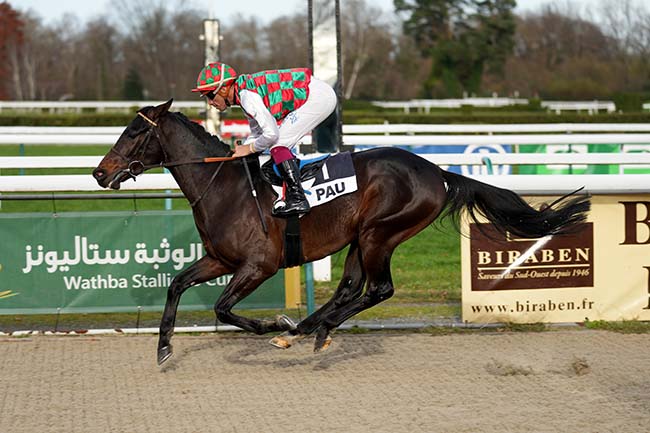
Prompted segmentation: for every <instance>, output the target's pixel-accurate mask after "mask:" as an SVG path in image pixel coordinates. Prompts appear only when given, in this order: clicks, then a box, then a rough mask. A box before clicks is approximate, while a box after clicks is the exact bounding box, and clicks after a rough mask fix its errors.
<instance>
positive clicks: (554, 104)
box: [371, 98, 645, 114]
mask: <svg viewBox="0 0 650 433" xmlns="http://www.w3.org/2000/svg"><path fill="white" fill-rule="evenodd" d="M371 103H372V104H373V105H375V106H377V107H382V108H399V109H402V110H404V112H405V113H410V112H411V110H418V111H420V112H422V111H424V112H425V113H429V112H430V110H431V109H432V108H460V107H462V106H464V105H465V106H472V107H507V106H512V105H526V104H528V99H519V98H463V99H411V100H409V101H372V102H371ZM541 106H542V108H545V109H546V110H549V111H554V112H555V113H557V114H560V113H561V112H562V111H578V112H580V111H586V112H587V113H589V114H595V113H598V112H599V111H601V110H603V111H607V112H608V113H613V112H615V111H616V104H614V102H612V101H542V102H541ZM644 108H645V106H644Z"/></svg>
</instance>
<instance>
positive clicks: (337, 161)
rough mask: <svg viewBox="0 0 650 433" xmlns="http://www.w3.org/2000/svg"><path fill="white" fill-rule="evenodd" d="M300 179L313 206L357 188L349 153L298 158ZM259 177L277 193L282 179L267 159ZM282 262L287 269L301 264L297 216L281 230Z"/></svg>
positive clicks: (290, 219) (300, 244) (298, 220)
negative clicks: (282, 232)
mask: <svg viewBox="0 0 650 433" xmlns="http://www.w3.org/2000/svg"><path fill="white" fill-rule="evenodd" d="M298 164H299V167H300V182H301V183H302V186H303V188H304V189H305V196H306V197H307V200H308V201H309V204H310V205H311V207H312V208H314V207H316V206H320V205H322V204H325V203H328V202H330V201H332V200H334V199H336V198H337V197H340V196H342V195H346V194H350V193H352V192H354V191H356V190H357V179H356V174H355V172H354V166H353V164H352V157H351V156H350V153H349V152H343V153H338V154H334V155H324V156H320V157H317V158H313V159H308V160H300V159H299V160H298ZM259 172H260V176H261V177H262V179H263V180H264V181H266V182H268V183H269V184H271V186H272V187H273V189H274V190H275V192H276V193H278V194H280V191H281V189H282V178H281V177H280V174H279V173H278V171H277V168H276V167H275V164H274V163H273V160H269V161H267V162H266V163H264V164H263V165H261V166H260V171H259ZM284 252H285V254H284V255H285V256H284V263H283V265H282V267H284V268H289V267H292V266H297V265H300V264H302V263H303V255H302V241H301V238H300V218H299V217H298V216H294V217H290V218H288V219H287V225H286V227H285V233H284Z"/></svg>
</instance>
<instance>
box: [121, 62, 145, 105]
mask: <svg viewBox="0 0 650 433" xmlns="http://www.w3.org/2000/svg"><path fill="white" fill-rule="evenodd" d="M143 90H144V87H143V85H142V79H140V74H138V70H137V69H135V68H134V67H133V66H131V67H130V68H129V72H127V74H126V79H125V80H124V89H123V92H122V94H123V96H124V99H126V100H127V101H142V100H143V99H144V92H143Z"/></svg>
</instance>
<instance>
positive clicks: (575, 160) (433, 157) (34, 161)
mask: <svg viewBox="0 0 650 433" xmlns="http://www.w3.org/2000/svg"><path fill="white" fill-rule="evenodd" d="M420 156H421V157H422V158H424V159H426V160H428V161H431V162H433V163H434V164H438V165H483V164H485V161H484V159H485V158H486V157H487V158H489V159H490V162H491V163H492V164H494V165H539V164H554V165H559V164H562V165H569V164H570V165H578V164H589V165H602V164H624V165H650V152H643V153H489V154H482V153H431V154H421V155H420ZM101 159H102V157H101V156H4V157H0V169H15V168H94V167H97V165H99V162H100V161H101Z"/></svg>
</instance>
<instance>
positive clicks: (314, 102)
mask: <svg viewBox="0 0 650 433" xmlns="http://www.w3.org/2000/svg"><path fill="white" fill-rule="evenodd" d="M336 103H337V98H336V92H334V89H332V87H331V86H330V85H329V84H327V83H325V82H324V81H321V80H318V79H316V78H314V77H312V79H311V82H310V83H309V97H308V98H307V102H305V104H304V105H302V106H301V107H300V108H298V109H297V110H296V111H293V112H291V113H289V114H288V115H287V117H285V118H284V119H283V120H282V123H281V124H280V126H279V131H280V138H279V139H278V142H277V143H276V144H275V145H273V146H272V147H276V146H284V147H288V148H289V149H293V147H294V146H295V145H296V143H298V142H299V141H300V140H301V139H302V138H303V137H304V136H305V135H307V134H308V133H309V132H311V130H313V129H314V128H315V127H317V126H318V125H319V124H320V123H321V122H323V121H324V120H325V119H327V116H329V115H330V114H332V112H333V111H334V109H335V108H336Z"/></svg>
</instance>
